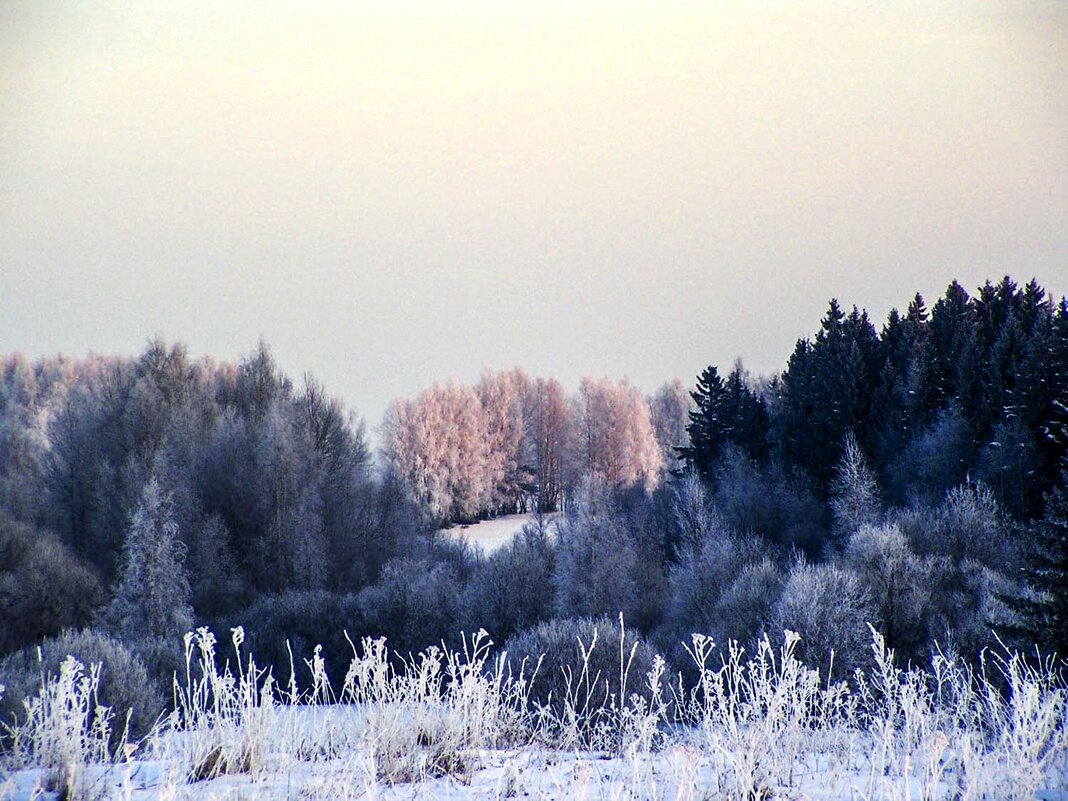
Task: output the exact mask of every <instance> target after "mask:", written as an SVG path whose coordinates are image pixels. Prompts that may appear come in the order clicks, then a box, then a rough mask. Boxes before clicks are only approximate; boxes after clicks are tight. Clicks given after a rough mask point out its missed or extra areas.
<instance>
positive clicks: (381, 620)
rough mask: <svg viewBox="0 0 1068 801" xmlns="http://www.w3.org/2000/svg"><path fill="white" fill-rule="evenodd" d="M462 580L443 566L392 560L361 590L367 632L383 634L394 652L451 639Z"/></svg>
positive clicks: (454, 631) (361, 607) (454, 628)
mask: <svg viewBox="0 0 1068 801" xmlns="http://www.w3.org/2000/svg"><path fill="white" fill-rule="evenodd" d="M462 591H463V581H462V579H461V576H460V573H459V571H458V570H457V569H456V568H455V567H454V566H453V565H452V564H450V563H448V562H432V561H429V560H423V559H394V560H393V561H392V562H389V563H388V564H387V565H386V566H385V567H384V568H383V569H382V574H381V575H380V576H379V577H378V580H377V581H376V582H375V583H374V584H373V585H371V586H370V587H367V588H365V589H364V590H362V591H361V592H360V594H359V596H358V598H359V607H360V609H361V611H362V613H363V617H364V620H365V621H366V625H367V629H366V630H367V633H368V634H372V635H374V636H384V637H386V638H387V640H388V641H389V644H390V648H391V649H392V650H393V651H394V653H397V654H403V653H405V652H406V651H419V650H422V649H423V648H425V647H427V646H429V645H438V644H440V643H441V642H442V641H450V642H451V641H453V640H454V639H455V638H456V637H457V636H458V635H459V632H458V631H456V626H455V623H456V613H457V606H458V599H459V595H460V594H461V592H462Z"/></svg>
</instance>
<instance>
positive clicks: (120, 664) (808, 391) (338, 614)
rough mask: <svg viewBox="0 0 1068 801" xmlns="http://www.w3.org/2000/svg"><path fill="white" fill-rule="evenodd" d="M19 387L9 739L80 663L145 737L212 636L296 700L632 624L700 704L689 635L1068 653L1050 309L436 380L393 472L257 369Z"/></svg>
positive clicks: (385, 425)
mask: <svg viewBox="0 0 1068 801" xmlns="http://www.w3.org/2000/svg"><path fill="white" fill-rule="evenodd" d="M0 371H2V372H0V375H2V379H0V610H2V613H0V655H2V659H0V678H2V681H3V683H4V684H5V685H6V694H4V695H3V696H2V698H0V716H2V717H4V719H6V720H13V719H16V718H17V717H18V715H19V710H20V709H21V708H22V707H21V705H22V702H23V700H24V699H25V698H26V697H28V696H29V695H31V694H32V693H33V691H34V688H35V686H36V685H37V684H39V682H40V675H41V665H40V660H42V659H43V660H44V662H45V664H46V665H47V666H48V669H49V670H52V671H56V670H58V669H59V665H60V662H61V661H62V659H63V657H64V656H66V655H67V654H69V653H74V654H77V655H78V656H79V657H80V658H81V659H82V660H83V661H86V662H90V661H91V662H102V663H104V664H105V666H106V668H107V670H108V671H109V672H110V675H111V679H110V683H109V680H108V677H107V676H105V677H104V687H103V689H102V693H103V695H104V696H109V694H110V698H109V700H110V701H111V702H112V703H115V704H117V705H119V706H120V707H122V706H123V705H128V706H129V707H130V708H135V709H139V710H142V713H141V714H142V717H141V718H137V719H135V720H134V724H133V725H134V728H135V729H138V730H140V731H144V730H146V729H147V726H148V725H149V723H150V722H151V720H150V719H149V717H150V716H151V715H152V714H154V713H155V711H156V710H158V709H160V708H164V707H165V706H166V705H167V701H166V699H168V698H170V697H171V684H172V681H173V677H174V674H175V672H176V671H180V669H181V667H182V665H183V646H182V641H183V636H184V635H186V633H187V632H189V631H192V630H193V629H194V628H196V627H207V628H210V629H211V630H213V631H216V632H226V631H229V630H230V629H231V628H234V627H237V626H243V629H242V632H243V635H242V636H243V638H244V645H245V647H246V648H248V649H250V650H251V652H252V653H254V654H255V656H256V658H257V660H258V661H259V663H260V664H261V665H268V666H272V667H273V669H274V671H275V673H276V675H277V676H278V678H279V681H281V682H283V683H284V682H285V681H287V676H288V675H289V674H290V672H291V671H297V672H300V673H302V675H303V674H304V673H306V671H305V669H304V666H303V664H302V663H301V662H300V661H299V660H298V661H297V663H296V664H297V667H293V665H294V662H293V657H292V654H293V653H297V654H309V653H311V652H312V650H313V648H314V647H315V646H317V645H321V646H322V649H321V652H318V653H320V654H321V657H322V659H323V664H324V665H325V669H326V670H327V671H328V672H329V673H331V674H332V675H333V674H335V673H337V672H340V673H343V672H344V665H345V664H346V663H347V661H348V659H349V658H350V657H351V655H352V649H351V646H350V644H349V643H350V641H358V640H359V639H360V638H362V637H365V636H371V637H379V636H384V637H385V638H386V641H387V642H388V644H389V646H390V647H391V648H392V649H393V650H394V652H395V653H398V654H405V653H409V652H418V651H420V650H421V649H424V648H426V647H428V646H432V645H435V644H442V643H444V644H446V645H448V646H451V647H455V646H457V644H460V643H462V642H463V640H462V639H461V633H462V632H467V633H469V634H470V633H473V632H477V631H479V630H483V631H485V632H486V633H487V634H488V636H489V637H490V638H492V641H493V642H494V643H496V644H497V645H499V646H503V647H505V648H507V649H508V652H509V653H510V654H513V655H520V654H522V655H527V656H532V657H534V656H539V655H543V654H544V655H546V658H547V659H549V660H550V662H551V661H552V660H554V659H555V660H558V661H561V662H566V661H567V660H568V659H570V658H572V656H569V654H570V653H571V652H570V650H569V645H568V643H572V644H573V642H574V640H575V638H576V636H578V635H579V634H580V633H581V632H583V631H586V632H589V631H592V630H593V628H596V627H598V626H602V623H603V622H604V621H608V624H609V625H608V626H607V629H611V628H612V627H613V626H614V625H615V624H614V623H612V621H615V620H617V619H618V617H619V616H620V615H622V619H623V620H624V621H625V626H626V633H627V636H629V637H632V638H634V640H635V641H637V642H640V643H641V650H640V651H639V658H641V657H642V655H644V658H645V659H646V661H647V663H648V665H651V664H652V660H653V655H654V654H661V655H663V658H664V660H665V664H666V668H665V669H666V671H667V673H668V675H677V676H679V677H681V679H680V680H682V681H688V680H690V679H692V677H693V667H692V660H689V659H688V657H687V652H686V649H687V648H688V647H689V646H688V643H690V641H691V635H693V634H695V633H700V634H702V635H705V636H708V637H710V638H712V639H714V640H715V641H716V642H718V643H728V642H736V643H739V644H741V645H742V646H745V647H747V648H749V649H750V651H754V650H759V646H758V643H759V642H760V641H761V638H763V637H764V636H765V635H767V634H769V633H770V634H771V635H773V636H781V633H782V632H783V631H787V630H788V631H791V632H796V633H797V634H798V635H799V636H800V639H799V641H798V643H797V654H798V657H799V658H800V659H801V660H802V661H803V662H804V663H805V664H807V665H809V666H811V667H812V668H815V669H818V670H820V671H821V674H822V675H825V676H828V677H834V678H836V679H838V678H841V679H848V678H849V677H850V676H851V675H852V673H853V671H854V670H855V669H857V668H868V667H870V666H871V664H872V661H873V659H875V656H873V654H872V651H871V648H870V643H871V633H870V631H869V629H868V625H869V624H870V625H871V626H872V627H873V628H874V630H875V631H876V632H878V633H879V634H880V635H881V636H882V637H883V638H884V639H885V643H886V645H887V647H889V648H891V649H893V651H894V652H895V653H896V654H897V656H898V659H899V660H901V661H902V662H903V663H912V662H920V663H927V662H929V661H930V659H931V658H932V657H933V656H935V655H936V654H953V655H955V656H956V657H957V658H960V659H963V660H965V661H966V662H967V661H975V660H978V659H979V655H980V652H981V651H982V649H983V648H984V647H986V646H989V645H991V644H992V643H993V642H994V640H995V637H997V638H999V639H1000V640H1001V642H1002V643H1003V644H1006V645H1008V646H1013V647H1019V648H1022V649H1024V650H1027V649H1033V647H1034V646H1037V647H1039V648H1040V649H1042V652H1043V653H1047V654H1049V653H1053V652H1057V653H1060V654H1062V655H1063V654H1065V653H1068V616H1066V606H1068V593H1066V592H1065V587H1068V495H1066V493H1068V487H1066V478H1068V472H1066V454H1068V302H1066V301H1065V300H1064V299H1063V298H1061V299H1059V300H1058V299H1057V298H1055V297H1054V296H1053V295H1051V294H1050V293H1048V292H1047V291H1046V290H1044V289H1043V288H1042V287H1041V286H1040V285H1039V284H1038V283H1037V281H1035V280H1031V281H1030V282H1028V283H1027V284H1026V285H1023V286H1022V287H1021V286H1019V285H1018V284H1017V283H1015V282H1013V281H1012V280H1011V279H1010V278H1008V277H1006V278H1004V279H1003V280H1001V281H1000V282H998V283H996V284H995V283H990V282H988V283H987V284H985V285H984V286H982V287H980V288H979V289H978V290H977V291H976V292H975V293H974V294H972V293H969V292H968V291H966V290H965V289H964V288H963V287H961V286H960V285H959V284H957V283H953V284H951V285H950V286H949V287H948V288H947V290H946V292H945V294H944V295H943V296H942V297H940V298H938V299H937V301H936V302H935V303H934V304H933V306H932V307H931V308H930V309H928V306H927V304H926V302H925V300H924V299H923V298H922V297H920V296H919V295H916V296H915V297H914V298H913V299H912V300H911V301H909V302H908V304H907V306H906V307H905V309H904V311H897V310H895V311H892V312H891V313H890V314H889V316H888V318H887V319H886V321H885V322H883V323H881V324H880V325H879V326H878V327H877V325H876V323H875V322H873V321H872V320H871V319H870V318H869V316H868V315H867V313H866V312H864V311H863V310H858V309H857V308H855V307H853V308H852V309H851V310H849V311H845V310H844V309H843V308H842V306H841V305H840V304H839V303H838V302H836V301H833V300H832V301H831V302H830V305H829V307H828V309H827V312H826V314H825V315H824V317H823V319H822V320H821V321H819V325H818V329H816V331H815V333H814V334H813V335H812V336H811V337H809V338H805V339H802V340H800V341H798V342H797V344H796V347H795V348H794V350H793V353H792V354H791V355H790V357H789V361H788V363H787V364H786V366H785V369H784V370H783V372H782V373H781V374H779V375H774V376H753V375H750V374H748V373H747V372H746V370H745V369H744V368H743V366H742V365H741V364H740V363H739V364H736V365H734V366H732V367H730V369H720V368H719V367H717V366H709V367H708V368H707V369H705V370H704V371H702V372H701V374H700V375H698V376H696V377H694V379H693V380H694V386H693V388H692V389H691V390H688V389H686V388H685V386H684V384H683V383H682V382H681V381H673V382H668V383H666V384H665V385H664V386H663V387H662V388H661V389H660V390H658V391H656V392H655V393H653V394H652V395H651V396H649V397H645V396H644V395H643V394H642V392H641V391H640V390H639V389H638V388H637V387H635V386H634V385H632V384H631V383H629V382H627V381H626V380H621V381H616V380H610V379H605V378H586V379H583V381H582V382H581V384H580V385H579V386H578V387H577V389H576V390H574V391H570V390H569V389H568V388H566V387H564V386H563V384H562V383H561V382H559V381H557V380H556V379H554V378H551V377H537V378H535V377H530V376H528V375H527V374H526V373H525V372H524V371H523V370H522V369H520V368H514V369H511V370H507V371H501V372H494V371H487V372H485V373H484V374H483V376H482V378H481V379H480V380H479V382H478V383H477V384H475V385H473V386H468V385H463V384H460V383H457V382H450V383H447V384H435V385H433V386H431V387H429V388H428V389H426V390H425V391H424V392H422V393H421V394H420V395H419V396H418V397H416V398H412V399H398V400H397V401H396V402H395V403H394V404H393V405H392V406H391V408H390V410H389V412H388V413H387V415H386V419H385V420H384V421H383V422H382V424H381V428H380V440H381V448H380V451H381V452H380V453H378V454H375V453H373V452H372V448H371V445H370V444H369V437H368V435H367V433H366V430H365V426H364V423H362V422H361V421H359V420H358V419H356V418H355V417H354V416H353V415H351V414H350V413H349V412H348V411H347V410H346V408H345V406H344V405H343V403H342V402H341V401H340V400H339V399H337V398H334V397H331V396H330V395H329V394H327V392H326V390H325V389H324V388H323V386H321V384H320V383H319V382H318V381H317V380H316V379H315V378H313V377H312V376H310V375H305V376H303V377H302V378H301V379H300V380H298V381H294V380H293V379H291V378H290V377H287V376H285V375H283V374H282V373H281V372H280V371H279V369H278V367H277V365H276V364H275V361H274V360H273V358H272V355H271V351H270V349H269V348H268V347H267V345H265V344H264V343H262V342H261V343H260V344H259V345H258V346H257V347H255V348H254V349H253V350H252V352H251V353H250V354H249V355H248V356H246V357H245V358H243V359H242V360H241V361H240V362H239V363H237V364H230V363H218V362H214V361H212V360H210V359H207V358H204V359H199V360H194V359H191V358H190V356H189V355H188V353H187V350H186V348H185V347H184V346H183V345H181V344H169V343H166V342H163V341H159V340H152V341H150V342H149V343H148V344H147V346H146V348H145V350H144V351H143V352H142V353H141V354H140V355H138V356H136V357H131V358H127V357H102V356H90V357H89V358H85V359H75V358H69V357H65V356H57V357H54V358H41V359H37V360H29V359H27V358H25V357H23V356H21V355H19V354H10V355H7V356H4V357H3V358H2V361H0ZM515 512H530V513H533V514H534V517H533V522H532V523H531V524H530V525H528V526H527V527H526V528H525V529H524V530H523V531H522V533H521V534H520V535H519V536H517V537H516V538H515V539H514V540H513V541H512V542H511V543H509V544H508V545H507V546H506V547H504V548H502V549H501V550H499V551H497V552H495V553H493V554H492V555H488V556H487V555H486V554H483V553H481V552H479V551H477V550H475V549H472V548H471V547H470V546H467V545H465V544H464V543H463V542H462V541H459V540H457V539H455V538H452V537H450V536H448V529H447V527H448V526H449V525H450V524H454V523H457V522H470V521H473V520H480V519H486V518H492V517H494V516H496V515H500V514H509V513H515ZM550 512H552V513H556V514H554V516H553V520H554V523H553V524H552V525H551V526H550V525H548V523H547V521H548V519H549V517H548V515H547V514H546V513H550ZM602 628H604V627H603V626H602ZM604 636H607V635H606V634H605V635H604ZM617 636H618V632H617ZM658 658H659V657H658ZM309 666H310V663H309ZM643 670H644V668H643ZM547 675H550V674H549V673H547Z"/></svg>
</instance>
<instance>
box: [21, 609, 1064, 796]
mask: <svg viewBox="0 0 1068 801" xmlns="http://www.w3.org/2000/svg"><path fill="white" fill-rule="evenodd" d="M240 641H241V634H240V630H237V635H236V637H235V643H234V646H235V647H238V648H240V644H241V642H240ZM187 645H188V654H189V664H190V670H189V671H188V675H187V678H186V680H185V682H184V684H183V685H182V686H179V687H178V688H177V691H176V692H177V695H176V709H175V710H174V711H173V712H172V713H171V714H170V715H169V716H168V717H166V718H164V719H162V720H161V721H160V722H159V724H157V726H156V727H155V728H154V730H153V731H152V732H151V734H149V735H148V736H147V737H146V738H145V739H143V740H142V741H141V742H139V743H137V744H133V743H130V744H124V743H123V742H122V738H121V737H116V736H115V732H114V731H112V730H111V728H110V726H109V725H108V721H107V719H106V716H101V715H100V714H96V715H94V712H93V703H92V698H93V689H94V687H93V685H94V681H93V675H92V673H91V672H90V673H86V672H85V671H84V670H83V669H82V667H81V666H80V665H78V664H77V663H76V662H74V661H73V660H68V662H67V663H65V665H64V668H63V670H62V671H61V673H60V675H59V676H56V677H53V679H52V680H51V681H49V682H48V684H47V686H46V687H44V688H43V690H42V693H41V694H40V696H39V697H38V698H36V699H34V700H33V701H32V702H31V703H30V704H29V706H28V714H29V717H28V720H27V722H26V723H25V725H24V726H23V727H22V728H21V729H20V730H18V731H17V732H15V737H14V740H9V748H8V750H7V752H6V753H5V754H4V756H3V763H2V764H3V769H2V770H3V772H2V773H0V798H11V799H30V798H64V797H66V798H75V799H97V798H100V799H104V798H115V799H139V800H142V799H143V800H144V801H147V800H148V799H178V798H188V799H197V800H198V801H207V799H260V798H263V799H344V800H346V801H347V800H349V799H457V800H460V799H472V800H473V799H505V798H532V799H591V801H592V799H613V800H614V799H619V800H620V801H622V800H623V799H647V800H648V801H683V800H685V801H700V800H702V799H708V800H709V801H711V800H712V799H724V801H727V800H728V799H738V800H739V801H741V800H743V799H744V800H745V801H758V800H759V801H771V800H772V799H783V800H784V801H785V800H786V799H791V800H793V801H801V800H802V799H812V800H813V801H815V800H816V799H819V800H820V801H829V800H830V799H870V800H874V799H886V800H887V801H890V800H891V799H897V800H903V799H947V800H948V799H958V800H959V801H966V800H968V799H991V800H993V799H999V800H1001V799H1026V800H1027V801H1034V800H1035V799H1046V800H1047V801H1063V799H1064V798H1065V793H1064V790H1065V788H1066V786H1068V784H1066V783H1068V737H1066V724H1068V720H1066V709H1065V688H1064V685H1063V683H1062V681H1061V680H1060V679H1059V678H1057V677H1056V676H1055V675H1053V674H1052V673H1051V672H1050V671H1048V670H1046V669H1044V668H1033V667H1029V666H1028V665H1027V664H1025V663H1024V661H1023V660H1020V659H1019V658H1017V657H1012V656H1006V657H1004V658H1002V657H998V656H996V655H991V657H990V662H989V664H988V668H989V670H990V671H991V676H993V674H994V673H995V672H996V674H997V678H996V679H992V680H990V681H988V680H986V679H984V678H983V677H982V676H980V675H977V674H975V673H974V672H971V671H969V670H968V669H967V668H965V667H963V666H961V665H958V664H955V663H953V662H951V661H948V660H936V662H935V663H934V664H933V665H932V666H931V668H930V670H928V671H921V670H917V669H910V670H908V671H902V670H900V669H898V668H896V667H895V666H894V664H893V661H892V655H891V654H889V653H888V652H886V651H885V649H883V647H882V645H881V643H880V641H879V640H878V638H877V637H876V638H875V639H874V642H873V651H874V655H875V662H876V665H875V668H874V669H873V670H872V671H871V672H870V674H869V675H866V676H858V677H856V680H855V682H854V683H853V684H852V685H846V684H828V683H827V682H826V681H824V680H822V679H821V677H820V676H819V674H818V673H817V672H815V671H812V670H809V669H807V668H805V667H804V666H803V665H802V664H801V663H800V662H798V661H797V660H796V659H795V658H794V656H793V653H794V648H795V646H796V639H795V638H793V637H791V636H787V637H786V639H785V642H784V643H782V644H781V645H780V646H778V647H774V646H772V645H771V643H770V642H768V641H767V640H765V641H763V642H762V643H761V644H760V646H759V647H758V648H757V649H756V652H755V653H753V654H751V655H746V654H744V653H742V652H741V651H740V650H739V649H728V652H727V653H726V654H722V655H720V654H719V652H718V649H716V648H715V647H714V646H713V644H712V643H711V642H710V641H708V640H705V639H701V638H695V639H694V641H693V644H692V656H693V657H694V659H695V661H696V665H697V668H698V670H699V680H698V681H697V683H696V685H695V686H694V687H693V688H692V689H688V690H686V689H683V688H681V687H679V686H674V687H673V686H672V683H671V681H670V680H669V677H667V676H664V675H663V674H662V673H661V672H660V667H662V666H661V665H659V663H658V664H657V665H655V666H654V668H653V669H652V670H651V671H650V673H649V674H648V675H646V676H634V677H631V676H629V675H628V668H627V665H628V664H629V662H628V657H627V651H626V649H625V648H623V647H621V648H620V661H619V664H620V671H621V673H620V678H621V679H622V680H623V686H624V687H626V688H627V692H626V693H625V694H626V695H627V696H628V697H627V698H626V700H624V701H622V702H621V701H620V700H619V699H617V698H615V697H614V696H608V695H607V694H603V693H601V692H600V691H599V689H600V688H601V686H602V684H601V678H600V677H599V676H598V675H594V676H591V675H589V671H588V669H587V668H588V665H589V661H587V663H586V666H585V667H580V669H579V670H578V672H577V673H576V674H575V676H574V679H575V680H574V681H573V682H569V683H568V689H567V690H566V692H565V693H564V696H563V697H562V698H560V699H557V703H556V704H554V705H553V706H552V707H549V706H539V705H537V704H534V703H531V697H530V695H529V684H528V683H527V682H526V681H525V680H524V679H523V677H522V676H517V675H513V674H511V673H509V672H508V671H507V670H506V669H505V667H504V662H503V660H502V659H501V658H500V657H499V656H495V655H494V651H493V649H492V647H491V645H490V644H489V643H488V641H487V640H486V639H485V638H484V637H476V638H474V639H473V640H469V641H467V644H466V645H465V647H464V648H463V649H462V650H461V651H459V652H450V651H445V650H441V649H431V650H429V651H427V652H424V653H423V654H421V655H419V656H416V657H413V658H411V659H410V660H409V661H406V662H403V663H398V662H397V661H396V660H394V659H391V655H390V654H389V652H388V650H387V649H386V647H385V645H384V643H383V642H382V641H380V640H364V641H363V642H362V643H361V644H360V645H359V646H358V647H357V652H356V655H355V656H354V658H353V660H352V663H351V664H350V666H349V668H348V671H347V673H346V676H345V677H344V679H343V680H340V681H338V682H337V683H336V685H335V683H333V682H330V681H329V679H328V677H327V676H326V674H325V672H324V670H323V665H322V662H321V660H320V659H318V655H317V654H316V655H313V656H312V658H311V659H309V660H308V661H307V662H306V664H307V666H308V668H309V671H310V676H311V679H310V683H309V686H308V687H307V688H305V689H304V690H298V689H297V688H296V687H295V686H285V685H279V684H276V683H275V682H274V681H273V680H272V679H271V678H270V677H269V676H268V675H267V674H266V673H264V672H262V671H260V670H258V669H257V668H256V667H255V665H254V664H253V663H252V662H251V661H248V662H244V663H242V665H241V667H240V668H238V669H235V670H231V669H230V667H229V666H225V667H220V665H219V662H220V661H221V660H217V658H216V655H215V650H216V644H215V641H214V638H213V637H212V636H211V635H210V634H209V633H207V632H203V631H201V632H199V633H198V634H197V635H196V636H194V637H190V638H189V640H188V643H187ZM227 647H229V646H227ZM585 647H586V648H587V649H591V648H596V647H597V646H596V644H595V643H586V644H585ZM721 656H722V658H720V657H721ZM98 712H99V710H98ZM12 743H13V745H12Z"/></svg>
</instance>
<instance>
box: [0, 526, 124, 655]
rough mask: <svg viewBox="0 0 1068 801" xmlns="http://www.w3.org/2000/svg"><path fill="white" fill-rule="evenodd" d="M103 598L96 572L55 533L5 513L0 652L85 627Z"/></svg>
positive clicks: (0, 546) (0, 533)
mask: <svg viewBox="0 0 1068 801" xmlns="http://www.w3.org/2000/svg"><path fill="white" fill-rule="evenodd" d="M104 600H106V599H105V594H104V590H103V587H102V586H101V584H100V580H99V579H98V578H97V576H96V574H95V573H94V572H93V571H92V570H90V569H89V568H88V567H86V566H85V565H84V564H83V563H82V562H81V560H79V559H78V557H77V556H76V555H75V554H74V552H73V551H71V550H70V549H69V548H67V547H66V546H64V545H63V544H62V543H61V542H59V541H58V540H57V539H56V538H55V537H54V536H53V535H52V534H51V533H50V532H47V531H42V530H40V529H36V528H34V527H33V526H29V525H26V524H25V523H18V522H16V521H14V520H12V519H10V518H9V517H7V516H6V515H0V609H3V610H4V612H3V614H2V615H0V654H5V653H9V652H11V651H16V650H18V649H19V648H24V647H26V646H27V645H30V644H32V643H35V642H38V641H39V640H41V639H42V638H44V637H50V636H55V635H57V634H59V633H60V632H61V631H63V630H64V629H66V628H69V627H72V626H84V625H85V624H87V623H88V622H89V620H90V618H91V616H92V614H93V610H94V609H95V608H96V607H97V606H99V605H100V604H101V603H103V601H104Z"/></svg>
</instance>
